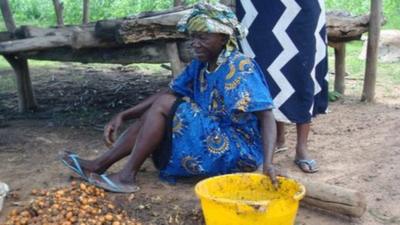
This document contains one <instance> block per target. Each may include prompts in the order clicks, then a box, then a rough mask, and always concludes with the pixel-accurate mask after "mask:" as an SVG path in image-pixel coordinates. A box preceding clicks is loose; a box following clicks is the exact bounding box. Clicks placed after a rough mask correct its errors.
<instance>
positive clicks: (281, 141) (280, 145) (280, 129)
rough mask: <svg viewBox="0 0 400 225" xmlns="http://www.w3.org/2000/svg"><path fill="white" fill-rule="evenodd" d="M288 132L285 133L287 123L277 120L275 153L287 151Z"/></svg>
mask: <svg viewBox="0 0 400 225" xmlns="http://www.w3.org/2000/svg"><path fill="white" fill-rule="evenodd" d="M286 150H287V146H286V133H285V123H283V122H278V121H277V122H276V148H275V153H278V152H282V151H286Z"/></svg>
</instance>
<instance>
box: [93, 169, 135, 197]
mask: <svg viewBox="0 0 400 225" xmlns="http://www.w3.org/2000/svg"><path fill="white" fill-rule="evenodd" d="M89 183H91V184H93V185H96V186H97V187H99V188H102V189H104V190H106V191H111V192H116V193H133V192H137V191H139V190H140V188H139V187H138V186H124V187H122V186H121V185H117V184H115V183H114V182H113V181H112V180H111V179H110V178H108V177H107V175H106V174H102V175H99V174H96V173H91V174H90V177H89Z"/></svg>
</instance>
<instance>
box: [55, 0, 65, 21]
mask: <svg viewBox="0 0 400 225" xmlns="http://www.w3.org/2000/svg"><path fill="white" fill-rule="evenodd" d="M53 4H54V10H55V12H56V17H57V26H59V27H63V26H64V19H63V10H64V4H63V3H62V2H60V0H53Z"/></svg>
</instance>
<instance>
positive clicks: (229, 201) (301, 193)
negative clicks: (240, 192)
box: [194, 173, 306, 206]
mask: <svg viewBox="0 0 400 225" xmlns="http://www.w3.org/2000/svg"><path fill="white" fill-rule="evenodd" d="M237 175H250V176H260V177H266V175H263V174H258V173H233V174H226V175H219V176H214V177H210V178H206V179H204V180H202V181H200V182H198V183H197V184H196V186H195V188H194V189H195V193H196V195H197V196H198V197H199V198H200V199H207V200H211V201H215V202H220V203H223V204H231V205H237V204H248V205H254V206H267V205H268V204H269V203H270V202H271V200H262V201H252V200H240V199H235V200H232V199H226V198H221V197H213V196H211V195H209V194H204V193H202V192H201V190H200V187H201V186H202V184H203V183H206V182H208V181H210V180H214V179H217V178H222V177H230V176H237ZM282 179H287V180H292V181H294V182H296V183H297V185H299V191H298V192H297V193H296V194H295V195H294V196H293V197H292V198H293V200H295V201H300V200H301V199H302V198H303V197H304V195H305V194H306V188H305V187H304V185H303V184H301V183H300V182H298V181H296V180H294V179H291V178H287V177H278V180H282Z"/></svg>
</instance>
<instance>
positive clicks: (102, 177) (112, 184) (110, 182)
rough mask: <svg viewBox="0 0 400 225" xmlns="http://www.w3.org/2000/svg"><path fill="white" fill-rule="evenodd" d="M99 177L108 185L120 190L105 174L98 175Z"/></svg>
mask: <svg viewBox="0 0 400 225" xmlns="http://www.w3.org/2000/svg"><path fill="white" fill-rule="evenodd" d="M100 177H101V179H103V180H104V181H105V182H106V183H107V184H108V185H110V186H111V187H112V188H113V189H114V190H120V188H119V187H118V186H117V185H116V184H114V182H112V180H110V179H109V178H108V177H107V175H106V174H102V175H100Z"/></svg>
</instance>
